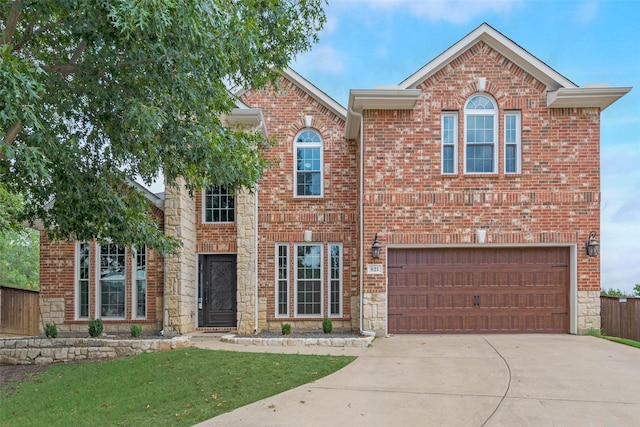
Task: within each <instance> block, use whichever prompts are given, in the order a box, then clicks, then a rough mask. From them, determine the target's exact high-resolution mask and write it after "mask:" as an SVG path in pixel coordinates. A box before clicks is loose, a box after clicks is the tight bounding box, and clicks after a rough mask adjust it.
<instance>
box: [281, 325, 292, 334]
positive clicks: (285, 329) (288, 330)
mask: <svg viewBox="0 0 640 427" xmlns="http://www.w3.org/2000/svg"><path fill="white" fill-rule="evenodd" d="M282 335H291V325H290V324H289V323H283V324H282Z"/></svg>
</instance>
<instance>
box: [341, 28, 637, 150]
mask: <svg viewBox="0 0 640 427" xmlns="http://www.w3.org/2000/svg"><path fill="white" fill-rule="evenodd" d="M479 42H484V43H486V44H487V45H488V46H490V47H491V48H492V49H495V50H496V51H497V52H499V53H500V54H501V55H503V56H505V57H506V58H508V59H509V60H510V61H511V62H513V63H514V64H515V65H517V66H518V67H520V68H522V69H523V70H524V71H526V72H527V73H529V74H531V75H532V76H533V77H534V78H536V79H537V80H539V81H541V82H542V83H544V84H545V85H546V86H547V106H548V107H549V108H571V107H595V108H600V110H601V111H602V110H604V109H605V108H607V107H608V106H609V105H611V104H613V103H614V102H615V101H617V100H618V99H619V98H621V97H622V96H624V95H625V94H626V93H627V92H629V91H630V90H631V87H609V86H608V85H586V86H585V87H583V88H581V87H578V86H577V85H576V84H575V83H573V82H572V81H571V80H569V79H567V78H566V77H564V76H563V75H561V74H560V73H558V72H557V71H555V70H554V69H553V68H551V67H549V66H548V65H547V64H545V63H544V62H542V61H541V60H539V59H538V58H536V57H535V56H533V55H532V54H530V53H529V52H527V51H526V50H525V49H523V48H522V47H521V46H520V45H518V44H517V43H515V42H514V41H512V40H511V39H509V38H508V37H506V36H504V35H503V34H502V33H500V32H499V31H497V30H496V29H494V28H493V27H491V26H490V25H489V24H487V23H483V24H482V25H480V26H479V27H478V28H476V29H475V30H473V31H472V32H470V33H469V34H467V35H466V36H465V37H464V38H462V39H461V40H460V41H458V42H457V43H455V44H454V45H453V46H451V47H450V48H449V49H447V50H445V51H444V52H442V53H441V54H440V55H438V56H437V57H436V58H435V59H433V60H432V61H431V62H429V63H428V64H426V65H425V66H424V67H422V68H420V69H419V70H418V71H416V72H415V73H413V74H412V75H410V76H409V77H407V78H406V79H405V80H404V81H402V82H401V83H400V84H399V85H398V86H394V87H388V88H378V89H371V90H364V89H352V90H351V91H350V93H349V104H348V106H347V108H348V115H347V120H346V127H345V138H346V139H355V138H356V137H357V135H358V131H359V130H360V114H361V113H362V110H363V109H365V110H366V109H376V110H385V109H412V108H413V107H414V106H415V103H416V101H417V99H418V96H419V90H418V89H416V88H417V87H418V86H419V85H420V83H422V82H424V81H425V80H426V79H428V78H429V77H431V76H432V75H434V74H435V73H437V72H438V71H440V70H441V69H442V68H444V67H445V66H447V64H449V63H450V62H451V61H453V60H455V59H456V58H457V57H459V56H460V55H462V54H463V53H464V52H466V51H467V50H468V49H469V48H471V47H472V46H474V45H475V44H477V43H479ZM416 92H417V94H416Z"/></svg>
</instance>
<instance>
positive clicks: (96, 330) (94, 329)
mask: <svg viewBox="0 0 640 427" xmlns="http://www.w3.org/2000/svg"><path fill="white" fill-rule="evenodd" d="M103 331H104V325H103V324H102V319H92V320H90V321H89V335H91V336H92V337H94V338H95V337H99V336H100V335H102V332H103Z"/></svg>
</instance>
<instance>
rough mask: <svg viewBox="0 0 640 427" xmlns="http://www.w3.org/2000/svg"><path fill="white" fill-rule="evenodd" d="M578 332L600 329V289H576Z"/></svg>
mask: <svg viewBox="0 0 640 427" xmlns="http://www.w3.org/2000/svg"><path fill="white" fill-rule="evenodd" d="M577 309H578V334H583V333H585V332H587V331H589V330H590V329H600V327H601V318H600V291H578V307H577Z"/></svg>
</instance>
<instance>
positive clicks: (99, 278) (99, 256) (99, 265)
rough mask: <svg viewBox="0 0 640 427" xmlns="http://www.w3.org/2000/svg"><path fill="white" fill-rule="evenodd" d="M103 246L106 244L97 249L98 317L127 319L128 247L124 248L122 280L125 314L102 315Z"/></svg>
mask: <svg viewBox="0 0 640 427" xmlns="http://www.w3.org/2000/svg"><path fill="white" fill-rule="evenodd" d="M102 246H104V245H98V246H97V250H96V270H97V274H96V282H97V286H96V318H101V319H108V320H122V319H126V318H127V274H126V271H127V258H128V257H127V249H126V248H124V262H125V264H124V273H123V278H122V282H123V284H124V290H123V291H124V316H103V315H102V282H103V279H102V275H101V268H102Z"/></svg>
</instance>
